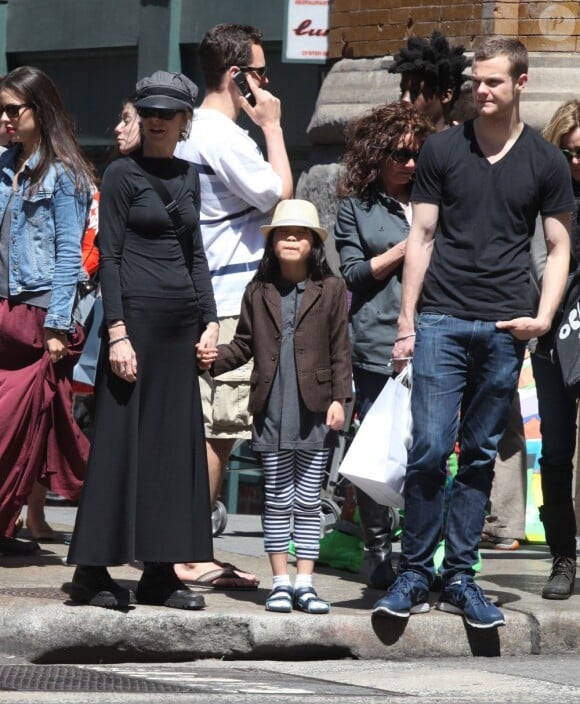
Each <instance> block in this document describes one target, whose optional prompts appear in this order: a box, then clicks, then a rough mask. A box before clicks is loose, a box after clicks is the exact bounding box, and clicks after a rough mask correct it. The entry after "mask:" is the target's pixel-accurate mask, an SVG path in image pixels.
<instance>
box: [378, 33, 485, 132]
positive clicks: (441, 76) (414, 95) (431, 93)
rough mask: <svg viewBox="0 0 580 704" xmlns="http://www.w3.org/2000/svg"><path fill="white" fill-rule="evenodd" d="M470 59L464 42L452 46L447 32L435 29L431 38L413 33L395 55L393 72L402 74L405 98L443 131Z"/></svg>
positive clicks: (402, 95) (402, 96)
mask: <svg viewBox="0 0 580 704" xmlns="http://www.w3.org/2000/svg"><path fill="white" fill-rule="evenodd" d="M470 63H471V61H470V60H469V59H468V58H467V57H466V56H464V47H463V46H450V45H449V42H448V41H447V39H446V38H445V36H444V35H443V34H441V32H437V31H435V32H433V34H432V35H431V39H430V40H427V39H421V38H420V37H410V38H409V39H408V40H407V46H406V47H405V48H403V49H401V50H400V51H399V53H398V54H395V56H394V57H393V63H392V64H391V65H390V66H389V73H400V74H401V99H402V100H405V101H408V102H410V103H412V104H413V105H414V106H415V107H416V108H417V109H418V110H420V111H421V112H422V113H424V114H425V115H427V116H428V117H429V118H430V119H431V121H432V122H433V124H434V125H435V128H436V129H437V131H440V130H442V129H445V128H446V127H447V126H449V124H450V122H451V119H450V112H451V108H452V107H453V104H454V103H455V101H456V100H457V98H458V97H459V95H460V92H461V85H462V83H463V82H464V81H465V80H466V79H465V78H464V76H463V72H464V71H465V69H466V68H467V67H468V66H469V65H470Z"/></svg>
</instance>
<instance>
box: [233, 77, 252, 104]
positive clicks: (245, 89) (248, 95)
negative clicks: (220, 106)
mask: <svg viewBox="0 0 580 704" xmlns="http://www.w3.org/2000/svg"><path fill="white" fill-rule="evenodd" d="M232 78H233V79H234V81H235V82H236V85H237V86H238V88H239V90H240V93H241V94H242V95H243V96H244V98H245V99H246V100H247V101H248V103H250V105H251V106H252V107H254V105H255V104H256V98H255V96H254V94H253V93H252V91H251V89H250V86H249V85H248V81H246V77H245V76H244V74H243V72H242V71H236V72H235V73H234V75H233V76H232Z"/></svg>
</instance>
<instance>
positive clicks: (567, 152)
mask: <svg viewBox="0 0 580 704" xmlns="http://www.w3.org/2000/svg"><path fill="white" fill-rule="evenodd" d="M8 117H10V115H9V116H8ZM560 151H561V152H562V154H563V155H564V156H565V157H566V159H567V160H568V163H569V162H571V161H572V159H573V158H574V157H576V159H578V160H579V161H580V147H574V149H561V150H560Z"/></svg>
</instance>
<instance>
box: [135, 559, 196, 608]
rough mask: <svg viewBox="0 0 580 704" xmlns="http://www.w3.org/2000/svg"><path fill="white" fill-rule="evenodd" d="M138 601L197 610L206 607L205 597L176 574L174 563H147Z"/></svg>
mask: <svg viewBox="0 0 580 704" xmlns="http://www.w3.org/2000/svg"><path fill="white" fill-rule="evenodd" d="M136 596H137V601H138V603H139V604H149V605H150V606H167V607H168V608H170V609H187V610H188V611H197V610H198V609H203V608H204V607H205V599H204V598H203V596H202V595H201V594H196V593H195V592H193V591H192V590H191V589H189V588H188V587H187V586H186V585H185V584H184V583H183V582H182V581H181V580H180V579H179V578H178V577H177V575H176V574H175V572H174V571H173V565H172V564H165V563H149V562H147V563H145V568H144V570H143V576H142V577H141V579H140V581H139V584H138V585H137V593H136Z"/></svg>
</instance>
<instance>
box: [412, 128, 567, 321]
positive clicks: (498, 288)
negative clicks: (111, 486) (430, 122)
mask: <svg viewBox="0 0 580 704" xmlns="http://www.w3.org/2000/svg"><path fill="white" fill-rule="evenodd" d="M412 201H413V202H415V203H417V202H418V203H433V204H436V205H438V206H439V223H438V227H437V231H436V234H435V240H434V247H433V253H432V256H431V261H430V263H429V267H428V269H427V272H426V274H425V280H424V284H423V291H422V296H421V301H420V310H421V311H422V312H437V313H444V314H447V315H453V316H456V317H458V318H463V319H465V320H485V321H497V320H506V319H507V320H510V319H512V318H515V317H519V316H525V315H531V312H532V308H531V301H530V285H529V276H530V256H529V252H530V240H531V237H532V235H533V233H534V228H535V221H536V217H537V215H538V213H541V214H542V215H556V214H560V213H566V212H571V211H572V210H573V209H574V198H573V193H572V187H571V179H570V170H569V168H568V164H567V163H566V160H565V158H564V156H563V155H562V154H561V153H560V151H559V150H558V149H556V147H554V146H553V145H552V144H550V143H548V142H547V141H546V140H544V139H543V138H542V137H541V136H540V135H538V134H536V133H535V132H534V131H533V130H532V129H531V128H530V127H529V126H527V125H525V126H524V129H523V131H522V133H521V134H520V136H519V137H518V139H517V140H516V142H515V143H514V144H513V146H512V147H511V148H510V150H509V151H508V152H507V154H505V155H504V156H503V157H502V158H501V159H500V160H499V161H497V162H495V163H494V164H491V163H490V162H489V161H488V160H487V158H486V157H485V156H484V155H483V154H482V152H481V150H480V148H479V145H478V143H477V140H476V138H475V133H474V129H473V121H472V120H469V121H467V122H465V123H464V124H462V125H458V126H457V127H452V128H451V129H448V130H446V131H444V132H440V133H437V134H434V135H432V136H430V137H429V138H428V139H427V141H426V142H425V144H424V146H423V149H422V150H421V156H420V158H419V162H418V164H417V173H416V177H415V184H414V188H413V193H412Z"/></svg>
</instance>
